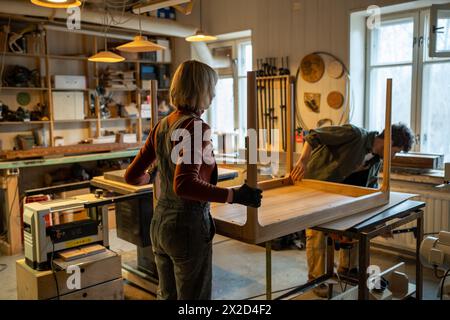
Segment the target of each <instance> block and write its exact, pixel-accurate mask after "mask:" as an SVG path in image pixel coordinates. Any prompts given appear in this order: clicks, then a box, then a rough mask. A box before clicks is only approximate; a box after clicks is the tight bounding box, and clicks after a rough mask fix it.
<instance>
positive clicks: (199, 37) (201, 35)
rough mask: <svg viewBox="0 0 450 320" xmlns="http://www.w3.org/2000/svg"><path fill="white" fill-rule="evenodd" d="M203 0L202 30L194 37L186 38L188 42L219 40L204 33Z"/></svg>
mask: <svg viewBox="0 0 450 320" xmlns="http://www.w3.org/2000/svg"><path fill="white" fill-rule="evenodd" d="M202 18H203V17H202V0H200V29H198V30H197V32H195V34H194V35H192V36H189V37H187V38H186V41H188V42H207V41H214V40H217V37H215V36H211V35H209V34H207V33H205V32H204V31H203V19H202Z"/></svg>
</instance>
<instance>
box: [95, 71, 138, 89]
mask: <svg viewBox="0 0 450 320" xmlns="http://www.w3.org/2000/svg"><path fill="white" fill-rule="evenodd" d="M103 86H104V87H105V88H110V89H124V90H136V88H137V87H136V79H135V77H134V71H120V70H112V69H106V70H105V73H104V74H103Z"/></svg>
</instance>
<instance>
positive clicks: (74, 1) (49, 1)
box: [31, 0, 81, 9]
mask: <svg viewBox="0 0 450 320" xmlns="http://www.w3.org/2000/svg"><path fill="white" fill-rule="evenodd" d="M31 3H33V4H35V5H37V6H40V7H46V8H61V9H66V8H70V7H79V6H81V1H80V0H31Z"/></svg>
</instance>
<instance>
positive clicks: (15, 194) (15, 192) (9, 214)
mask: <svg viewBox="0 0 450 320" xmlns="http://www.w3.org/2000/svg"><path fill="white" fill-rule="evenodd" d="M7 179H11V178H9V177H8V178H7ZM18 193H19V187H17V188H16V190H15V191H14V196H13V199H12V201H11V206H10V207H9V211H8V219H7V220H6V223H8V222H9V221H11V216H12V212H13V207H14V202H15V201H16V198H17V195H18ZM7 234H8V230H5V231H4V232H3V233H2V234H1V236H2V237H3V236H5V237H7Z"/></svg>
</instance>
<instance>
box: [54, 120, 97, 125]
mask: <svg viewBox="0 0 450 320" xmlns="http://www.w3.org/2000/svg"><path fill="white" fill-rule="evenodd" d="M95 121H97V119H73V120H54V121H53V122H54V123H55V124H58V123H77V122H95Z"/></svg>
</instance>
